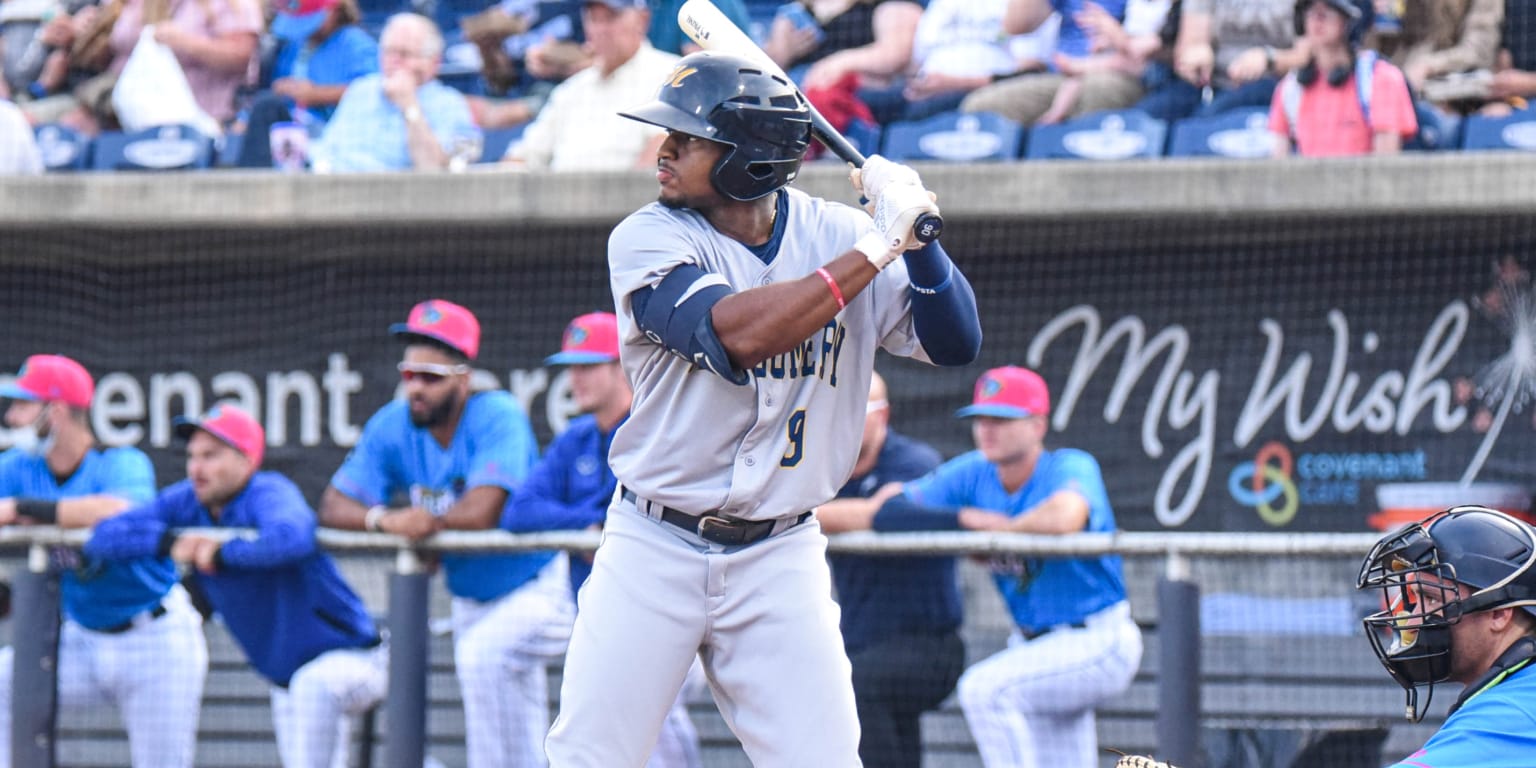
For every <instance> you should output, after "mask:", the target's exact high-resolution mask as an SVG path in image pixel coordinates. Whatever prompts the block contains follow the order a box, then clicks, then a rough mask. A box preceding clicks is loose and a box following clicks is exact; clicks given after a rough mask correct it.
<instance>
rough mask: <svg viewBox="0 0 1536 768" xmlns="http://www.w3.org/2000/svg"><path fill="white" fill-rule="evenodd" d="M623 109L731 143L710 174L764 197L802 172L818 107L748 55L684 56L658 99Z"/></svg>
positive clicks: (725, 186) (729, 190)
mask: <svg viewBox="0 0 1536 768" xmlns="http://www.w3.org/2000/svg"><path fill="white" fill-rule="evenodd" d="M619 114H620V115H622V116H624V117H627V118H630V119H631V120H639V121H640V122H642V123H650V124H652V125H657V126H661V127H662V128H666V129H668V130H672V131H677V132H679V133H686V134H688V135H689V136H697V137H699V138H701V139H709V140H710V141H717V142H719V143H721V144H725V145H728V146H729V147H730V149H729V150H727V151H726V152H725V154H723V155H721V157H720V161H719V162H718V163H716V164H715V168H714V171H713V172H712V173H711V175H710V181H711V182H712V183H713V185H714V187H715V190H716V191H717V192H719V193H720V194H722V195H725V196H726V197H729V198H731V199H732V200H756V199H757V198H760V197H762V196H764V195H766V194H768V193H770V192H772V191H774V190H776V189H778V188H779V187H782V186H784V185H785V184H788V183H789V182H790V181H791V180H792V179H794V178H795V175H796V174H798V173H799V172H800V160H801V158H802V157H804V156H805V150H806V148H807V147H809V146H810V141H811V110H810V106H809V105H807V104H806V101H805V97H804V96H802V95H801V94H800V91H799V90H798V89H796V88H795V86H794V85H793V84H791V83H790V82H788V81H786V80H784V79H783V78H781V77H779V76H778V75H774V74H770V73H769V72H767V71H766V70H764V68H763V67H762V66H761V65H758V64H755V63H753V62H752V61H750V60H748V59H746V58H743V57H741V56H732V55H728V54H721V53H714V52H710V51H700V52H698V53H692V54H689V55H687V56H684V57H683V58H682V59H681V60H680V61H678V63H677V67H676V68H675V69H673V70H672V74H671V75H669V76H668V77H667V81H666V82H665V83H662V85H661V90H660V91H659V92H657V94H656V99H655V101H652V102H650V103H648V104H645V105H642V106H640V107H636V108H635V109H632V110H629V111H628V112H620V113H619Z"/></svg>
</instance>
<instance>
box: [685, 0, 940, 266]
mask: <svg viewBox="0 0 1536 768" xmlns="http://www.w3.org/2000/svg"><path fill="white" fill-rule="evenodd" d="M677 25H678V26H679V27H681V28H682V30H683V34H685V35H687V36H688V38H689V39H690V40H692V41H694V42H695V43H698V44H699V47H700V48H703V49H704V50H706V51H719V52H720V53H730V54H735V55H737V56H741V57H744V58H746V59H748V60H750V61H753V62H756V63H757V64H759V65H761V66H762V67H763V69H764V71H766V72H768V73H769V74H772V75H774V76H776V77H780V78H783V80H784V82H786V83H789V84H790V87H792V88H795V89H796V90H799V88H798V86H796V85H795V81H793V80H791V79H790V78H789V75H788V74H786V73H785V72H784V70H783V69H781V68H779V65H778V64H775V63H774V61H773V59H771V58H769V57H768V54H767V53H765V52H764V51H763V49H762V48H760V47H758V45H757V43H755V42H753V40H752V38H750V37H748V36H747V33H745V32H743V31H741V28H740V27H737V26H736V25H735V24H734V23H733V22H732V21H731V20H730V19H728V18H726V16H725V14H723V13H721V12H720V9H719V8H716V7H715V4H714V3H711V2H710V1H709V0H687V2H685V3H683V5H682V7H681V8H678V9H677ZM804 97H805V94H803V93H802V94H801V98H804ZM805 104H806V106H807V107H809V108H810V111H811V133H812V134H814V135H815V136H816V138H817V139H819V140H820V141H821V143H822V144H825V145H826V146H827V149H830V150H832V154H834V155H837V156H838V157H839V158H841V159H843V160H845V161H847V162H848V163H849V164H851V165H852V166H853V167H855V168H863V167H864V154H863V153H862V152H860V151H859V150H858V148H857V147H855V146H853V143H852V142H850V141H848V139H847V138H846V137H844V136H843V134H841V133H839V132H838V130H837V129H836V128H833V127H832V124H831V123H829V122H827V118H825V117H823V116H822V114H821V110H818V109H816V107H815V106H814V105H812V104H811V101H810V99H806V101H805ZM943 232H944V219H943V218H942V217H940V216H939V215H938V214H936V213H924V214H922V215H920V216H918V217H917V221H915V222H913V223H912V233H913V234H914V235H915V236H916V237H917V239H918V241H919V242H922V243H931V242H933V241H934V240H937V239H938V238H939V235H941V234H943Z"/></svg>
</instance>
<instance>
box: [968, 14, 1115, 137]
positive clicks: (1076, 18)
mask: <svg viewBox="0 0 1536 768" xmlns="http://www.w3.org/2000/svg"><path fill="white" fill-rule="evenodd" d="M1088 5H1089V0H1008V8H1007V11H1006V13H1005V14H1004V16H1003V32H1004V33H1006V34H1010V35H1022V34H1028V33H1030V32H1033V31H1035V30H1036V29H1038V28H1039V27H1040V25H1041V24H1043V23H1044V22H1045V21H1046V20H1047V19H1048V18H1050V16H1051V14H1052V13H1053V12H1059V13H1060V14H1061V31H1060V33H1059V35H1058V37H1057V43H1056V50H1057V53H1059V54H1060V55H1062V56H1066V57H1069V58H1084V57H1087V56H1088V55H1089V54H1090V53H1092V51H1093V30H1092V29H1091V28H1089V27H1088V26H1085V22H1087V21H1089V20H1090V19H1091V18H1094V17H1092V16H1089V15H1084V14H1085V11H1087V6H1088ZM1097 5H1098V6H1099V7H1100V8H1101V9H1102V10H1103V11H1104V13H1105V14H1107V15H1108V16H1109V18H1111V19H1113V20H1115V21H1116V22H1121V21H1123V19H1124V18H1125V7H1126V0H1102V2H1099V3H1097ZM1067 81H1068V77H1067V76H1066V75H1064V74H1063V73H1061V72H1059V71H1056V70H1055V64H1054V62H1053V63H1052V71H1050V72H1037V73H1026V74H1023V75H1020V76H1018V77H1011V78H1007V79H1004V80H1001V81H999V82H996V83H992V84H991V85H986V86H983V87H981V88H978V89H976V90H975V91H972V92H971V93H970V95H968V96H966V98H965V101H963V102H962V103H961V105H960V108H961V109H962V110H964V111H966V112H996V113H998V114H1001V115H1002V116H1004V117H1006V118H1008V119H1010V120H1013V121H1014V122H1017V123H1020V124H1022V125H1034V124H1035V123H1036V122H1038V121H1039V120H1040V118H1041V117H1042V116H1044V115H1046V114H1047V113H1048V112H1049V111H1050V109H1051V105H1052V104H1053V103H1054V102H1055V100H1056V91H1057V90H1058V89H1059V88H1061V86H1062V85H1063V84H1065V83H1066V82H1067ZM1076 87H1077V90H1078V93H1077V94H1076V99H1075V107H1074V108H1073V109H1072V110H1071V111H1070V113H1069V115H1068V116H1077V115H1081V114H1085V113H1088V112H1095V111H1099V110H1105V109H1121V108H1123V107H1129V106H1131V105H1132V104H1134V103H1135V102H1136V100H1137V99H1139V98H1141V96H1142V92H1143V89H1142V84H1141V78H1140V76H1134V75H1130V74H1126V73H1125V72H1123V71H1119V70H1107V71H1098V72H1089V73H1085V74H1084V75H1083V76H1082V79H1081V83H1080V86H1076Z"/></svg>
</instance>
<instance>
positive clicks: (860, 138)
mask: <svg viewBox="0 0 1536 768" xmlns="http://www.w3.org/2000/svg"><path fill="white" fill-rule="evenodd" d="M843 137H844V138H846V139H848V141H850V142H852V143H853V146H855V147H857V148H858V150H859V151H860V152H862V153H864V154H865V155H866V156H867V155H873V154H876V153H878V152H879V151H880V126H879V125H878V124H876V123H871V122H869V121H867V120H854V121H853V122H851V123H849V124H848V127H847V128H846V129H844V130H843Z"/></svg>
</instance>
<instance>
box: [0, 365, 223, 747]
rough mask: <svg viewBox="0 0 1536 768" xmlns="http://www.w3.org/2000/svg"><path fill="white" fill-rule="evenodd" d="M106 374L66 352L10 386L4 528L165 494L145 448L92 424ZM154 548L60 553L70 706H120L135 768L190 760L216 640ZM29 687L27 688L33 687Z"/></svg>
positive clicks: (3, 464) (7, 727)
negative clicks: (210, 642)
mask: <svg viewBox="0 0 1536 768" xmlns="http://www.w3.org/2000/svg"><path fill="white" fill-rule="evenodd" d="M95 388H96V387H95V382H93V381H92V380H91V375H90V373H88V372H87V371H86V370H85V368H84V367H83V366H81V365H80V364H79V363H77V362H75V361H74V360H71V359H69V358H67V357H63V356H61V355H33V356H32V357H29V358H27V362H26V364H25V365H24V366H22V369H21V372H20V373H18V374H17V375H16V381H15V382H14V383H12V384H9V385H7V386H5V387H0V398H6V399H8V400H9V401H10V405H9V406H8V407H7V408H6V410H5V425H6V426H7V427H9V428H10V429H11V436H12V439H13V440H14V446H13V447H12V448H11V449H10V450H8V451H6V452H5V453H3V454H0V525H14V524H25V523H32V524H39V525H57V526H59V527H61V528H90V527H93V526H98V525H100V524H101V523H102V522H104V521H106V520H108V519H110V518H112V517H113V516H114V515H117V514H118V513H120V512H122V511H123V510H125V509H127V508H128V507H129V506H130V505H132V504H142V503H144V502H147V501H149V500H150V499H152V498H153V497H154V495H155V476H154V468H153V467H151V466H150V463H149V457H147V456H145V455H144V454H143V452H141V451H139V450H138V449H137V448H129V447H121V448H101V447H99V446H98V445H97V443H96V436H95V435H94V434H93V433H92V431H91V421H90V407H91V399H92V396H93V395H94V393H95ZM165 555H166V553H164V552H156V551H154V550H149V551H145V552H143V553H140V555H139V556H137V557H135V558H133V559H132V560H111V561H106V560H102V559H100V558H98V557H96V556H95V554H94V553H89V552H87V553H85V555H84V556H83V557H82V556H81V555H79V554H77V553H75V552H73V551H70V550H57V551H55V553H54V556H53V557H54V559H55V562H54V564H53V567H54V568H55V569H57V570H60V571H62V572H63V576H62V580H63V598H64V599H63V613H64V625H63V628H62V631H61V632H60V633H59V653H58V662H59V663H58V673H57V674H58V689H57V691H58V708H59V709H60V710H61V711H66V712H67V711H75V710H80V709H86V708H89V707H91V706H93V705H100V704H106V703H111V704H113V705H115V706H116V707H117V708H118V712H119V713H120V714H121V716H122V720H123V725H124V726H125V727H126V729H127V731H128V749H129V754H130V757H131V762H132V764H133V766H134V768H177V767H178V766H179V767H180V768H190V766H191V765H192V755H193V752H194V750H195V748H196V746H197V718H198V713H199V711H200V707H201V704H202V695H203V680H204V677H205V676H206V675H207V672H208V647H207V645H206V643H205V642H204V640H203V620H202V617H201V616H199V615H198V613H197V611H196V610H195V609H194V608H193V607H192V601H191V599H190V598H189V597H188V595H187V592H186V590H185V589H183V588H182V587H181V585H180V584H178V583H177V581H176V566H175V565H174V564H173V563H172V562H171V560H170V559H169V558H167V557H166V556H165ZM12 665H13V658H12V650H11V649H10V648H4V649H0V767H3V768H9V766H10V765H11V757H12V754H11V702H12V700H13V693H14V691H13V688H14V686H13V684H12V681H13V679H14V678H13V676H12V674H13V673H12ZM24 693H25V692H24Z"/></svg>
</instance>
